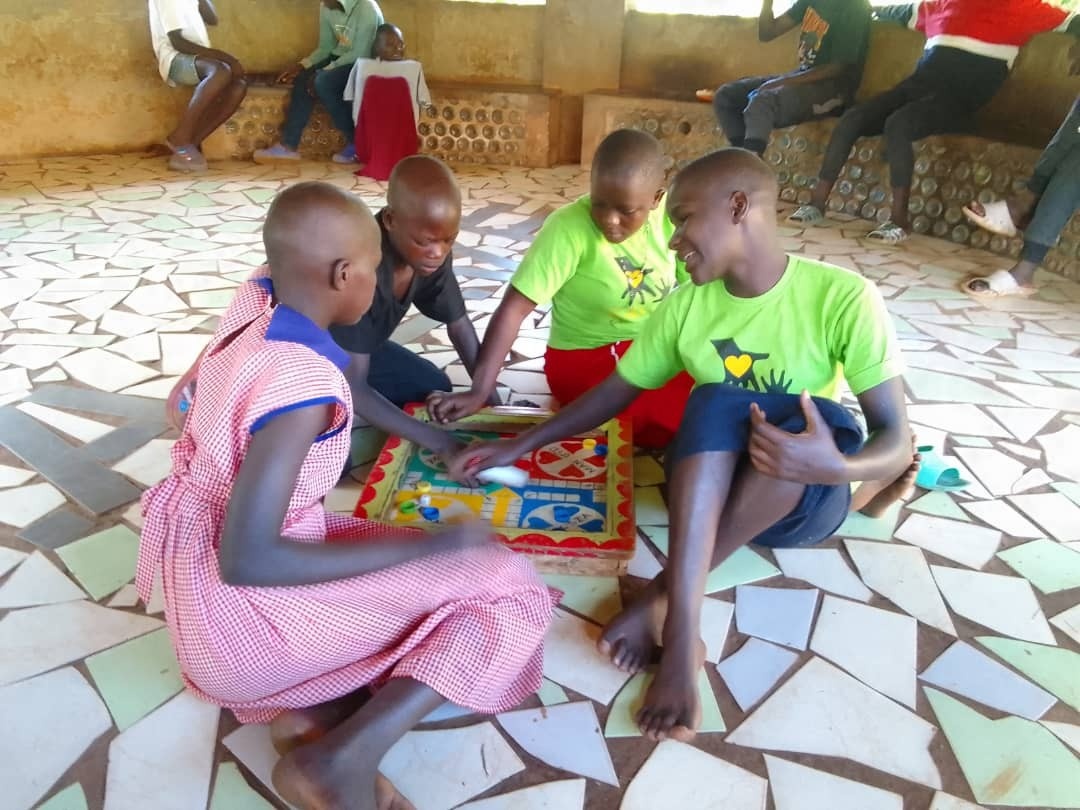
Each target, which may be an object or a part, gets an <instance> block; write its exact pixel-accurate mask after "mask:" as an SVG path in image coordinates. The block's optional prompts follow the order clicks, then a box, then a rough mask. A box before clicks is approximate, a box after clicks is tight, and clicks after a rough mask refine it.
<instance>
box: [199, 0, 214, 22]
mask: <svg viewBox="0 0 1080 810" xmlns="http://www.w3.org/2000/svg"><path fill="white" fill-rule="evenodd" d="M199 14H200V15H201V16H202V18H203V22H204V23H206V24H207V25H217V24H218V15H217V9H216V8H214V4H213V3H212V2H210V0H199Z"/></svg>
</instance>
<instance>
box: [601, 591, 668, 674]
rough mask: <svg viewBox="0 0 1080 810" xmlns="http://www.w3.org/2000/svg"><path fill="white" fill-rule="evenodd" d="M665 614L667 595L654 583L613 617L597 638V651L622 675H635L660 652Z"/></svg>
mask: <svg viewBox="0 0 1080 810" xmlns="http://www.w3.org/2000/svg"><path fill="white" fill-rule="evenodd" d="M666 613H667V595H666V594H665V593H664V591H663V588H662V586H661V585H660V583H659V582H658V581H657V580H655V579H654V580H653V581H652V582H650V583H649V584H648V585H647V586H646V588H645V590H644V591H642V593H641V595H640V596H638V598H637V599H636V600H635V601H634V602H632V603H631V604H630V605H629V606H627V607H626V608H624V609H623V611H622V613H620V614H619V615H618V616H616V617H615V618H614V619H612V620H611V622H610V623H609V624H608V626H607V627H605V628H604V633H603V635H601V636H600V642H599V644H598V646H599V648H600V652H601V653H603V654H604V655H607V656H610V657H611V662H612V663H613V664H615V666H617V667H618V668H619V669H621V670H623V671H624V672H630V673H637V672H640V671H641V670H643V669H645V667H647V666H648V665H649V664H651V663H652V662H653V661H654V660H655V659H656V656H657V653H658V652H659V650H660V633H661V630H662V629H663V626H664V616H665V614H666Z"/></svg>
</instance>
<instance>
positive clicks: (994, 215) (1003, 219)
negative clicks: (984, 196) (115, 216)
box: [964, 200, 1019, 236]
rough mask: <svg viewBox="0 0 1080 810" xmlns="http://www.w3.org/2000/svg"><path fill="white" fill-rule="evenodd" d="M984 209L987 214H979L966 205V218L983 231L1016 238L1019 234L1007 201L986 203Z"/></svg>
mask: <svg viewBox="0 0 1080 810" xmlns="http://www.w3.org/2000/svg"><path fill="white" fill-rule="evenodd" d="M982 208H983V211H984V212H985V213H983V214H979V213H977V212H976V211H974V210H973V209H972V208H971V207H969V206H967V205H965V206H964V216H965V217H967V218H968V219H969V220H971V221H972V222H973V223H974V224H976V225H978V226H979V227H980V228H982V229H983V230H986V231H990V233H996V234H998V235H999V236H1016V234H1017V233H1018V232H1019V231H1018V230H1017V227H1016V223H1015V222H1013V220H1012V214H1010V213H1009V204H1008V203H1007V202H1005V200H994V201H993V202H990V203H986V204H985V205H983V207H982Z"/></svg>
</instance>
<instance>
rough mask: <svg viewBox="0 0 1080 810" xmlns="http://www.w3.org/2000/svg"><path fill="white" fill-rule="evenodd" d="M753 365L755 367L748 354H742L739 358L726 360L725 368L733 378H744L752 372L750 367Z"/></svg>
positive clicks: (726, 358)
mask: <svg viewBox="0 0 1080 810" xmlns="http://www.w3.org/2000/svg"><path fill="white" fill-rule="evenodd" d="M752 365H754V360H753V358H752V357H750V355H748V354H740V355H739V356H738V357H736V356H734V355H732V356H730V357H725V358H724V368H726V369H727V370H728V371H729V372H730V373H731V376H733V377H742V376H743V375H744V374H745V373H746V372H748V371H749V370H750V366H752Z"/></svg>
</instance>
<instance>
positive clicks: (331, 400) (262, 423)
mask: <svg viewBox="0 0 1080 810" xmlns="http://www.w3.org/2000/svg"><path fill="white" fill-rule="evenodd" d="M316 405H340V406H341V407H343V408H344V407H345V403H344V402H342V401H341V400H340V399H338V398H337V397H314V398H312V399H305V400H302V401H300V402H291V403H289V404H288V405H282V406H281V407H280V408H274V410H272V411H268V412H267V413H264V414H263V415H262V416H260V417H259V418H258V419H256V420H255V421H254V422H252V423H251V427H250V428H248V433H251V434H255V433H257V432H258V431H260V430H262V429H263V428H264V427H266V426H267V424H269V422H270V420H271V419H273V418H274V417H275V416H281V415H282V414H283V413H288V412H289V411H295V410H298V409H299V408H311V407H314V406H316ZM347 422H348V420H347V419H346V420H345V422H344V423H342V424H341V425H340V426H339V427H337V428H335V429H334V430H332V431H330V432H328V433H320V434H319V435H318V436H316V437H315V441H317V442H321V441H324V440H325V439H329V438H330V437H331V436H335V435H337V434H338V433H340V432H341V431H342V429H343V428H344V427H345V423H347Z"/></svg>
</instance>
